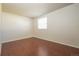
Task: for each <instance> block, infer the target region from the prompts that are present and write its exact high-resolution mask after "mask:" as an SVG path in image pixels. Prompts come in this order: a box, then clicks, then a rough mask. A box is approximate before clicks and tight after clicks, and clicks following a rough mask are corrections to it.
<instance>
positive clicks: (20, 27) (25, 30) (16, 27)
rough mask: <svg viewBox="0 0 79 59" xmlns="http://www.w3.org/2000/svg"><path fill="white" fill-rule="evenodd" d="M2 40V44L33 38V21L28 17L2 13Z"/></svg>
mask: <svg viewBox="0 0 79 59" xmlns="http://www.w3.org/2000/svg"><path fill="white" fill-rule="evenodd" d="M1 15H2V39H1V42H8V41H14V40H16V39H21V38H27V37H31V36H32V20H31V19H30V18H27V17H23V16H18V15H15V14H10V13H6V12H2V14H1Z"/></svg>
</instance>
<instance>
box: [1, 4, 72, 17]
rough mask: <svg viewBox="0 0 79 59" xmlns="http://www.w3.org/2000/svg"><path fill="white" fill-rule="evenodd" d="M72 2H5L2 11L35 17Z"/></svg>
mask: <svg viewBox="0 0 79 59" xmlns="http://www.w3.org/2000/svg"><path fill="white" fill-rule="evenodd" d="M70 4H71V3H3V4H2V11H5V12H10V13H14V14H19V15H22V16H26V17H31V18H35V17H39V16H41V15H44V14H47V13H49V12H52V11H55V10H57V9H60V8H63V7H65V6H68V5H70Z"/></svg>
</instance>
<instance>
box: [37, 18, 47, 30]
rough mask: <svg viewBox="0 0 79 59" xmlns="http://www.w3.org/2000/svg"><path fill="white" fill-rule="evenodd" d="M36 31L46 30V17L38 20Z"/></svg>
mask: <svg viewBox="0 0 79 59" xmlns="http://www.w3.org/2000/svg"><path fill="white" fill-rule="evenodd" d="M38 29H47V17H42V18H39V19H38Z"/></svg>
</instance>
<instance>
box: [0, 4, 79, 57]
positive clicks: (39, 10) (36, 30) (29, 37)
mask: <svg viewBox="0 0 79 59" xmlns="http://www.w3.org/2000/svg"><path fill="white" fill-rule="evenodd" d="M0 55H1V56H79V4H78V3H0Z"/></svg>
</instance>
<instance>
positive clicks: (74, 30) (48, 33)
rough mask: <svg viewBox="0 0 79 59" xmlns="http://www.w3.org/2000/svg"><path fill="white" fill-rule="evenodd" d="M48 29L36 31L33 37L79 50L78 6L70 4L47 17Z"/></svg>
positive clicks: (35, 21)
mask: <svg viewBox="0 0 79 59" xmlns="http://www.w3.org/2000/svg"><path fill="white" fill-rule="evenodd" d="M47 18H48V29H47V30H40V29H37V19H36V20H34V23H35V24H34V26H35V37H39V38H43V39H47V40H49V41H55V42H58V43H62V44H65V45H70V46H73V47H77V48H79V4H72V5H70V6H67V7H64V8H62V9H59V10H56V11H54V12H51V13H49V14H48V15H47Z"/></svg>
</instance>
